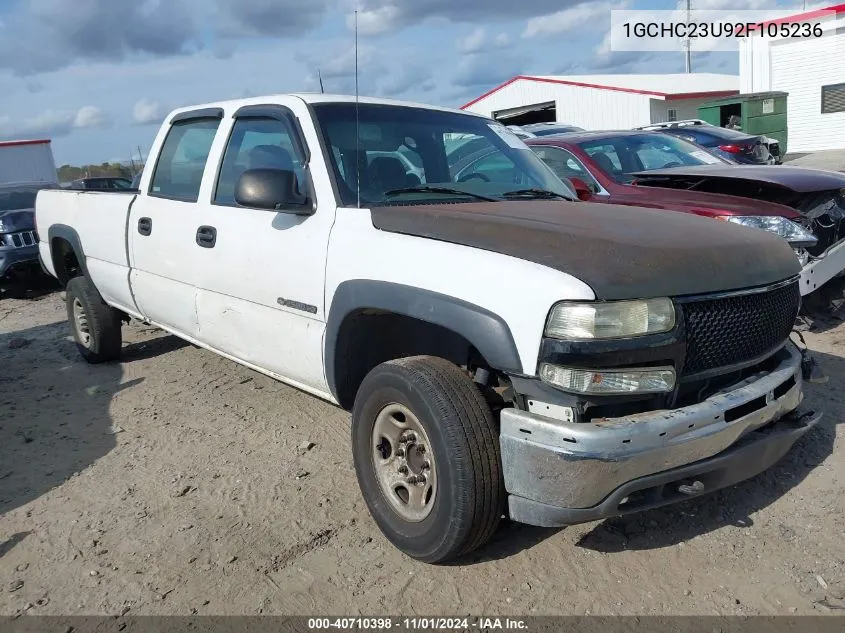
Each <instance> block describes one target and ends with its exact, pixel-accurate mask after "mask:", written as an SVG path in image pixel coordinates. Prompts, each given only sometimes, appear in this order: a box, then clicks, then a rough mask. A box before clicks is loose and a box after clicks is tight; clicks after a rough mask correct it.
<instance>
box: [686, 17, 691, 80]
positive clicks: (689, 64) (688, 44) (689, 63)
mask: <svg viewBox="0 0 845 633" xmlns="http://www.w3.org/2000/svg"><path fill="white" fill-rule="evenodd" d="M689 19H690V0H687V33H689ZM686 39H687V42H686V49H687V50H686V62H687V63H686V67H687V73H691V72H692V60H691V55H692V54H691V52H690V48H691V45H692V40H691V39H690V38H689V36H687V38H686Z"/></svg>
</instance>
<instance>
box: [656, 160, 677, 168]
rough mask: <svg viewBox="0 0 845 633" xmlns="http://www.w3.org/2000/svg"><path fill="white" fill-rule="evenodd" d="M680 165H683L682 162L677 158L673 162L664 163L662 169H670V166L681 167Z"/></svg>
mask: <svg viewBox="0 0 845 633" xmlns="http://www.w3.org/2000/svg"><path fill="white" fill-rule="evenodd" d="M680 166H681V163H679V162H678V161H676V160H673V161H672V162H671V163H666V164H665V165H663V167H661V169H669V168H670V167H680Z"/></svg>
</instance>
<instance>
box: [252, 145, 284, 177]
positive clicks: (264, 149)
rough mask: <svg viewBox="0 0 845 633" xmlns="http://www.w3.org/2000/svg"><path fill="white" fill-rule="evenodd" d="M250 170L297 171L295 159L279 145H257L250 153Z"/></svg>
mask: <svg viewBox="0 0 845 633" xmlns="http://www.w3.org/2000/svg"><path fill="white" fill-rule="evenodd" d="M249 168H250V169H284V170H286V171H295V170H294V165H293V157H292V156H291V155H290V152H289V151H287V150H286V149H285V148H284V147H279V146H278V145H256V146H255V147H253V148H252V149H251V150H250V151H249Z"/></svg>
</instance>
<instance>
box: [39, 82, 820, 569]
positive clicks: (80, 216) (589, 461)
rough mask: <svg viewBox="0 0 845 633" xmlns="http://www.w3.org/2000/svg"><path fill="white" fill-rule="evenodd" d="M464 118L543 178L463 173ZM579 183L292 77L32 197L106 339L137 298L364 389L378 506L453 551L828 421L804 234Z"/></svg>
mask: <svg viewBox="0 0 845 633" xmlns="http://www.w3.org/2000/svg"><path fill="white" fill-rule="evenodd" d="M456 140H461V141H471V142H474V143H479V144H484V145H487V146H490V147H491V148H493V150H494V151H495V152H497V153H498V155H499V156H498V159H499V160H501V161H502V162H504V163H507V164H508V165H509V166H510V167H511V168H512V170H518V171H519V173H520V175H521V178H523V182H525V183H527V184H526V185H524V186H520V187H518V188H515V187H514V184H513V182H512V181H511V182H504V181H500V180H497V178H496V177H495V176H490V175H486V176H484V177H473V178H467V179H461V178H457V177H456V176H455V174H454V170H453V167H454V165H452V164H450V158H449V156H450V154H449V151H448V148H449V147H454V145H455V142H456ZM398 154H402V155H404V156H405V158H406V159H407V160H402V159H400V158H399V156H398ZM409 155H410V157H409ZM409 163H410V164H411V165H413V166H414V167H413V169H412V168H409V167H408V164H409ZM575 198H576V197H575V193H574V192H573V191H571V189H570V188H569V187H568V186H567V185H566V184H564V183H563V182H562V181H561V180H559V179H558V178H557V177H556V176H555V175H554V174H553V173H552V172H551V171H550V170H549V169H548V168H547V167H546V166H545V165H544V164H543V163H542V161H541V160H540V159H539V158H538V157H537V156H536V155H535V154H534V153H533V152H532V151H531V150H530V149H529V148H528V147H527V146H526V145H525V144H524V143H523V142H522V141H521V140H520V139H519V138H517V137H516V136H515V135H514V134H513V133H511V132H510V131H509V130H507V129H506V128H505V127H504V126H502V125H500V124H498V123H496V122H494V121H492V120H489V119H487V118H484V117H480V116H477V115H474V114H469V113H465V112H461V111H454V110H448V109H444V108H436V107H432V106H424V105H419V104H411V103H403V102H395V101H388V100H379V99H360V100H359V99H357V98H354V97H347V96H337V95H322V94H320V95H314V94H308V95H306V94H295V95H277V96H272V97H262V98H252V99H244V100H238V101H229V102H222V103H213V104H204V105H200V106H195V107H191V108H184V109H180V110H177V111H174V112H173V113H171V114H170V115H169V116H168V118H167V120H166V121H165V122H164V124H163V125H162V127H161V129H160V131H159V132H158V135H157V137H156V139H155V142H154V144H153V147H152V150H151V153H150V158H149V160H148V162H147V166H146V167H145V169H144V172H143V175H142V177H141V181H140V185H139V189H138V191H137V192H136V191H129V192H97V191H45V192H42V193H40V194H39V196H38V200H37V203H36V218H37V223H38V229H39V239H40V241H39V249H40V253H41V258H42V260H43V262H44V266H45V267H46V268H47V269H48V270H49V272H50V273H51V274H53V275H55V276H56V277H57V278H58V279H59V280H61V281H62V282H63V283H64V284H65V285H66V287H67V310H68V320H69V323H70V326H71V330H72V332H73V335H74V338H75V340H76V342H77V346H78V348H79V350H80V352H81V353H82V355H83V356H84V357H85V358H86V359H87V360H89V361H90V362H94V363H96V362H108V361H114V360H116V359H118V358H119V355H120V348H121V326H122V323H123V322H124V321H125V320H127V319H130V318H135V319H139V320H141V321H144V322H146V323H151V324H154V325H156V326H158V327H160V328H162V329H164V330H167V331H169V332H172V333H173V334H175V335H177V336H180V337H182V338H184V339H185V340H188V341H190V342H192V343H194V344H196V345H198V346H201V347H204V348H206V349H208V350H210V351H212V352H214V353H217V354H220V355H222V356H224V357H226V358H229V359H231V360H233V361H235V362H238V363H240V364H242V365H245V366H247V367H250V368H252V369H254V370H256V371H259V372H262V373H264V374H267V375H269V376H271V377H274V378H276V379H278V380H280V381H283V382H285V383H287V384H290V385H292V386H294V387H297V388H299V389H301V390H303V391H306V392H308V393H311V394H313V395H315V396H317V397H320V398H323V399H325V400H328V401H330V402H332V403H334V404H336V405H338V406H340V407H343V408H344V409H347V410H349V411H350V412H351V419H352V428H351V437H350V444H351V452H352V456H353V459H354V463H355V470H356V475H357V478H358V482H359V485H360V487H361V490H362V493H363V496H364V499H365V501H366V503H367V506H368V508H369V510H370V512H371V514H372V516H373V518H374V519H375V521H376V523H377V524H378V526H379V528H380V529H381V530H382V532H383V533H384V534H385V535H386V536H387V538H388V539H389V540H390V541H391V542H392V543H394V544H395V545H396V546H397V547H399V548H400V549H401V550H402V551H404V552H406V553H407V554H408V555H410V556H413V557H415V558H418V559H420V560H424V561H428V562H442V561H446V560H451V559H454V558H456V557H458V556H461V555H464V554H466V553H468V552H470V551H472V550H474V549H476V548H477V547H480V546H481V545H482V544H484V543H485V542H486V541H487V540H488V539H489V538H490V537H491V535H492V534H493V533H494V531H495V529H496V526H497V525H498V523H499V520H500V518H501V517H502V516H503V515H507V516H509V517H511V518H512V519H514V520H518V521H523V522H527V523H532V524H535V525H567V524H571V523H578V522H582V521H590V520H595V519H598V518H603V517H609V516H615V515H618V514H624V513H627V512H633V511H636V510H640V509H644V508H646V507H654V506H657V505H663V504H667V503H673V502H675V501H678V500H681V499H686V498H690V497H694V496H697V495H699V494H705V493H707V492H710V491H712V490H716V489H719V488H721V487H724V486H725V485H729V484H730V483H733V482H735V481H739V480H741V479H743V478H745V477H748V476H751V475H753V474H755V473H756V472H759V471H761V470H763V469H765V468H767V467H768V466H770V465H771V464H772V463H774V462H775V461H776V460H777V459H779V458H780V456H782V455H783V454H784V453H785V452H786V451H787V450H788V449H789V448H790V447H791V446H792V444H793V443H794V442H795V441H796V440H797V439H798V438H799V437H800V436H802V435H803V434H805V433H806V432H808V431H809V430H810V429H811V428H812V427H813V426H814V425H815V424H816V423H817V422H818V420H819V418H820V414H819V413H816V412H812V411H806V410H804V411H799V410H798V407H799V404H800V403H801V401H802V398H803V395H802V393H803V392H802V372H801V353H800V352H799V351H798V349H797V348H795V346H794V345H793V344H792V343H791V342H790V341H789V334H790V331H791V329H792V324H793V323H794V320H795V317H796V315H797V311H798V306H799V303H800V293H799V289H798V281H797V279H798V273H799V272H800V268H799V266H798V264H797V262H796V259H795V256H794V254H793V253H792V251H791V249H790V248H789V246H788V245H787V244H786V243H785V242H783V241H782V240H780V239H779V238H777V237H775V236H773V235H769V234H766V233H764V232H762V231H757V230H753V229H746V228H744V227H737V226H731V225H728V224H727V223H720V222H713V221H712V220H705V219H702V218H699V217H694V216H688V215H686V214H666V213H661V212H658V211H654V210H646V209H642V210H637V209H631V208H628V209H627V212H626V213H624V214H622V213H619V209H618V208H616V207H614V206H613V205H604V204H590V203H585V202H580V201H578V200H576V199H575Z"/></svg>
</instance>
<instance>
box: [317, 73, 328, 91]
mask: <svg viewBox="0 0 845 633" xmlns="http://www.w3.org/2000/svg"><path fill="white" fill-rule="evenodd" d="M317 78H318V79H319V80H320V94H323V93H325V92H326V91H325V90H323V74H322V73H321V72H320V69H319V68H318V69H317Z"/></svg>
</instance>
